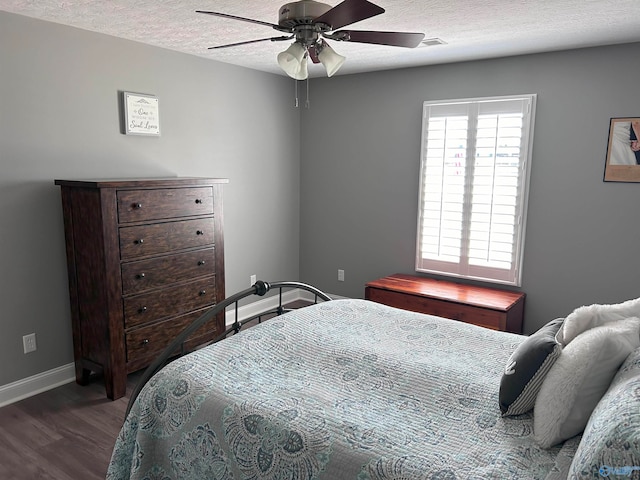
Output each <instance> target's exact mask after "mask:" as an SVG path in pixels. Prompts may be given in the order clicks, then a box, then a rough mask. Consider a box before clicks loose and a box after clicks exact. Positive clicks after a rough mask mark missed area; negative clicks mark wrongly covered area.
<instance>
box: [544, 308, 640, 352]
mask: <svg viewBox="0 0 640 480" xmlns="http://www.w3.org/2000/svg"><path fill="white" fill-rule="evenodd" d="M630 317H640V298H636V299H635V300H627V301H626V302H623V303H615V304H611V305H598V304H594V305H589V306H585V307H579V308H576V309H575V310H574V311H573V312H572V313H570V314H569V316H567V318H566V319H565V320H564V324H563V325H562V328H561V329H560V331H559V332H558V335H557V337H556V339H557V340H558V341H559V342H560V343H561V344H562V345H564V346H566V345H567V344H568V343H569V342H571V340H573V339H574V338H576V337H577V336H578V335H580V334H581V333H582V332H584V331H586V330H589V329H590V328H593V327H598V326H600V325H605V324H607V323H610V322H617V321H619V320H623V319H625V318H630Z"/></svg>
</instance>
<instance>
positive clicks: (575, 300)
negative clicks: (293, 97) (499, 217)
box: [300, 44, 640, 332]
mask: <svg viewBox="0 0 640 480" xmlns="http://www.w3.org/2000/svg"><path fill="white" fill-rule="evenodd" d="M434 48H437V47H434ZM639 48H640V44H632V45H622V46H611V47H602V48H593V49H583V50H575V51H566V52H557V53H549V54H540V55H531V56H521V57H513V58H504V59H497V60H489V61H481V62H469V63H460V64H451V65H442V66H433V67H423V68H415V69H407V70H402V71H388V72H379V73H372V74H366V75H352V76H338V77H333V78H331V79H317V80H316V79H314V80H313V81H312V83H311V96H312V102H313V103H312V108H311V109H310V110H306V111H304V112H303V125H302V144H303V145H304V147H305V148H304V149H303V154H302V165H301V186H300V189H301V192H303V195H302V204H301V232H300V238H301V247H300V248H301V262H300V273H301V277H302V280H304V281H307V282H311V283H314V284H316V285H317V286H319V287H320V288H323V289H325V290H327V291H329V292H333V293H337V294H341V295H345V296H350V297H362V296H363V295H364V284H365V283H366V282H367V281H369V280H372V279H375V278H378V277H381V276H385V275H388V274H391V273H395V272H403V273H413V272H414V255H415V253H414V252H415V236H416V218H417V198H418V173H419V156H420V128H421V111H422V102H423V101H425V100H441V99H452V98H468V97H482V96H493V95H508V94H518V93H537V94H538V102H537V115H536V122H535V140H534V146H533V161H532V169H531V188H530V196H529V213H528V222H527V230H526V241H525V260H524V265H523V284H522V287H521V290H522V291H523V292H525V293H526V294H527V300H526V312H525V330H526V331H527V332H531V331H533V330H535V329H537V328H538V327H539V326H541V325H542V324H543V323H545V322H546V321H548V320H550V319H552V318H555V317H559V316H565V315H567V314H568V313H570V312H571V310H573V309H574V308H575V307H577V306H580V305H583V304H590V303H613V302H619V301H623V300H627V299H630V298H636V297H638V296H640V290H639V286H640V259H639V258H640V257H639V256H638V255H637V253H636V251H637V248H638V244H639V242H640V222H639V219H640V214H639V213H638V206H639V205H640V184H632V183H627V184H622V183H604V182H603V181H602V177H603V171H604V162H605V155H606V148H607V139H608V129H609V119H610V117H623V116H636V117H640V95H638V78H640V65H639V64H638V62H634V61H631V59H634V58H637V53H638V49H639ZM338 268H343V269H344V270H345V281H344V282H338V281H337V273H336V272H337V269H338Z"/></svg>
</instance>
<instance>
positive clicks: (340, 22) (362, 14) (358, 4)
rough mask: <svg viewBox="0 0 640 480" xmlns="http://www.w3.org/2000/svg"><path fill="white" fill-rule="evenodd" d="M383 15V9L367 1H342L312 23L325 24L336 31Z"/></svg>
mask: <svg viewBox="0 0 640 480" xmlns="http://www.w3.org/2000/svg"><path fill="white" fill-rule="evenodd" d="M381 13H384V8H382V7H379V6H377V5H374V4H373V3H371V2H368V1H367V0H344V2H342V3H339V4H338V5H336V6H335V7H333V8H332V9H331V10H329V11H328V12H326V13H324V14H322V15H320V16H319V17H317V18H316V19H315V20H314V23H326V24H327V25H330V26H331V30H337V29H338V28H342V27H344V26H345V25H350V24H352V23H355V22H359V21H361V20H366V19H367V18H371V17H375V16H376V15H380V14H381Z"/></svg>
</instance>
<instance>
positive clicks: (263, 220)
mask: <svg viewBox="0 0 640 480" xmlns="http://www.w3.org/2000/svg"><path fill="white" fill-rule="evenodd" d="M639 47H640V45H638V44H634V45H623V46H613V47H604V48H595V49H585V50H578V51H571V52H558V53H550V54H543V55H533V56H526V57H514V58H506V59H498V60H488V61H482V62H473V63H461V64H452V65H443V66H433V67H423V68H416V69H410V70H402V71H389V72H378V73H372V74H361V75H349V76H338V77H333V78H331V79H326V78H318V79H312V80H311V83H310V95H311V109H309V110H304V109H303V110H301V111H299V110H296V109H294V108H292V107H291V105H292V100H293V99H292V92H293V88H292V87H293V85H292V83H291V81H290V80H289V79H287V78H284V77H280V76H276V75H271V74H266V73H261V72H255V71H250V70H246V69H241V68H238V67H233V66H229V65H224V64H219V63H216V62H213V61H209V60H206V59H203V58H199V57H193V56H188V55H183V54H179V53H176V52H171V51H168V50H163V49H158V48H153V47H149V46H145V45H141V44H137V43H133V42H128V41H124V40H120V39H116V38H112V37H108V36H104V35H98V34H94V33H90V32H86V31H82V30H77V29H73V28H68V27H63V26H59V25H55V24H51V23H45V22H40V21H36V20H32V19H28V18H26V17H21V16H16V15H12V14H8V13H4V12H0V168H1V173H0V225H1V228H2V235H0V267H1V270H2V272H3V274H4V275H2V277H0V278H1V279H0V304H1V305H2V309H1V310H0V365H3V367H2V369H0V386H1V385H4V384H7V383H10V382H13V381H15V380H18V379H21V378H25V377H28V376H31V375H34V374H37V373H40V372H44V371H47V370H50V369H52V368H55V367H58V366H61V365H65V364H67V363H70V362H71V361H72V360H73V356H72V346H71V328H70V320H69V302H68V297H67V294H68V292H67V277H66V264H65V257H64V237H63V231H62V213H61V206H60V195H59V191H58V189H57V187H55V186H54V185H53V180H54V179H55V178H85V177H93V178H104V177H128V176H132V177H140V176H145V177H149V176H163V175H183V176H186V175H201V176H220V177H227V178H229V179H230V183H229V184H228V185H227V186H225V187H224V188H225V233H226V238H225V240H226V241H225V248H226V264H227V292H229V293H233V292H235V291H237V290H241V289H244V288H246V287H247V286H248V281H249V275H251V274H257V275H258V277H259V278H265V279H296V278H300V279H301V280H303V281H308V282H311V283H314V284H316V285H317V286H319V287H320V288H323V289H324V290H326V291H329V292H332V293H336V294H340V295H345V296H352V297H361V296H362V295H363V292H364V284H365V283H366V282H367V281H368V280H371V279H374V278H377V277H380V276H383V275H387V274H390V273H394V272H406V273H412V272H413V264H414V261H413V257H414V248H415V229H416V215H417V211H416V209H417V205H416V204H417V189H418V169H419V153H420V152H419V148H420V126H421V118H420V116H421V108H422V102H423V101H425V100H437V99H448V98H462V97H475V96H489V95H506V94H515V93H537V94H538V112H537V118H536V125H535V142H534V149H533V164H532V177H531V192H530V199H529V221H528V225H527V233H526V245H525V249H526V252H525V263H524V276H523V285H522V291H524V292H526V293H527V304H526V325H525V328H526V330H527V331H532V330H534V329H535V328H537V327H538V326H539V325H541V324H542V323H544V322H545V321H547V320H548V319H550V318H553V317H556V316H562V315H566V314H567V313H569V312H570V311H571V310H572V309H573V308H574V307H576V306H578V305H582V304H588V303H593V302H603V303H608V302H617V301H622V300H625V299H628V298H634V297H637V296H638V294H639V292H638V285H640V268H639V267H640V265H639V263H640V261H639V260H638V257H637V256H636V255H635V254H634V253H635V246H636V244H637V243H638V240H639V239H640V226H639V225H638V221H637V219H638V214H637V213H636V205H637V204H638V203H639V202H640V185H638V184H616V183H604V182H602V173H603V167H604V157H605V153H606V143H607V132H608V126H609V118H610V117H614V116H640V96H638V95H637V79H638V78H640V66H638V65H637V64H634V63H633V62H630V59H633V58H635V57H636V53H637V51H638V48H639ZM118 90H127V91H134V92H140V93H150V94H154V95H157V96H158V98H159V100H160V118H161V128H162V136H161V137H160V138H149V137H135V136H125V135H122V134H120V132H119V121H118V117H119V108H118V97H117V92H118ZM301 114H302V126H300V123H299V120H300V115H301ZM285 133H286V139H287V141H286V142H284V141H282V138H283V134H285ZM299 139H300V141H299ZM300 145H303V149H302V150H303V153H302V160H301V161H300ZM338 268H343V269H345V271H346V280H345V282H337V280H336V278H337V275H336V271H337V269H338ZM31 332H36V333H37V335H38V351H37V352H35V353H32V354H29V355H24V354H23V353H22V335H24V334H27V333H31Z"/></svg>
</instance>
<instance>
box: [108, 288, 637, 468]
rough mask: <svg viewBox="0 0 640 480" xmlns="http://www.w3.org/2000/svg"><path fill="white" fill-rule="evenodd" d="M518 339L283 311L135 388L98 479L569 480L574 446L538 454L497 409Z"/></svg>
mask: <svg viewBox="0 0 640 480" xmlns="http://www.w3.org/2000/svg"><path fill="white" fill-rule="evenodd" d="M525 338H527V337H524V336H521V335H517V334H512V333H506V332H496V331H492V330H488V329H485V328H482V327H478V326H474V325H470V324H465V323H462V322H457V321H453V320H448V319H444V318H440V317H435V316H429V315H424V314H418V313H413V312H408V311H404V310H399V309H395V308H392V307H387V306H384V305H380V304H376V303H373V302H369V301H366V300H354V299H341V300H333V301H327V302H321V303H317V304H315V305H311V306H308V307H305V308H302V309H298V310H294V311H291V312H288V313H285V314H284V315H282V316H278V317H276V318H273V319H270V320H268V321H266V322H263V323H261V324H259V325H256V326H253V327H251V328H248V329H246V330H242V331H240V332H239V333H238V334H236V335H233V336H231V337H229V338H227V339H225V340H224V341H221V342H217V343H215V344H213V345H210V346H208V347H206V348H202V349H200V350H197V351H195V352H192V353H190V354H187V355H185V356H183V357H180V358H178V359H176V360H173V361H172V362H171V363H168V364H167V365H166V366H164V368H162V369H161V370H160V371H159V372H157V373H155V374H154V375H153V376H152V377H151V378H150V379H149V381H148V382H147V381H146V380H145V382H144V383H146V384H145V385H144V387H141V388H140V389H139V395H138V394H137V392H136V395H135V396H136V397H137V398H136V399H135V401H134V402H132V404H131V411H130V412H129V414H128V415H127V418H126V420H125V423H124V425H123V427H122V430H121V432H120V434H119V436H118V438H117V441H116V445H115V447H114V451H113V455H112V460H111V463H110V465H109V470H108V474H107V479H109V480H123V479H136V480H138V479H139V480H142V479H149V480H154V479H163V480H167V479H193V480H196V479H255V480H258V479H268V480H271V479H273V480H276V479H278V480H280V479H291V480H293V479H296V480H306V479H319V480H321V479H331V480H342V479H353V480H391V479H397V480H400V479H401V480H412V479H434V480H436V479H438V480H453V479H504V480H507V479H541V480H543V479H547V480H552V479H560V478H567V476H568V472H569V468H570V465H571V463H572V461H573V459H574V457H575V456H576V452H577V450H578V447H579V445H580V441H581V436H580V435H576V436H574V437H572V438H570V439H568V440H566V441H564V442H562V443H560V444H558V445H556V446H553V447H551V448H542V447H540V446H538V444H537V443H536V442H535V441H534V439H533V414H532V413H531V412H530V413H526V414H522V415H516V416H511V417H505V416H502V415H501V411H500V409H499V408H498V387H499V384H500V379H501V376H502V375H503V373H504V368H505V364H507V361H508V360H509V357H510V355H511V353H512V352H513V351H514V349H516V347H517V346H518V345H520V344H521V343H522V342H523V341H524V340H525ZM637 363H638V364H639V365H640V361H638V362H637ZM633 368H635V367H633V365H632V368H631V369H633ZM637 368H640V366H637ZM636 373H637V372H636ZM639 391H640V390H639ZM618 407H619V405H617V404H616V407H615V408H618ZM612 408H613V407H612ZM603 433H605V432H603V431H602V430H600V433H599V434H600V435H602V434H603ZM596 443H597V441H596ZM592 447H593V446H592ZM593 448H597V447H593ZM593 448H592V450H591V451H593ZM583 455H584V452H583ZM592 460H593V458H591V457H589V455H587V457H586V458H583V459H582V463H581V467H582V469H583V471H585V472H587V471H588V472H590V473H589V475H591V474H592V473H594V471H593V466H592V463H593V461H592ZM628 461H635V458H629V460H628ZM610 466H611V468H618V467H619V466H618V465H616V464H612V465H610ZM595 468H596V473H597V471H598V468H599V467H598V465H596V467H595ZM637 473H638V472H635V474H637ZM585 475H586V474H585ZM575 478H578V477H575ZM580 478H592V477H587V476H585V477H580ZM593 478H602V477H597V476H595V474H594V476H593Z"/></svg>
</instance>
